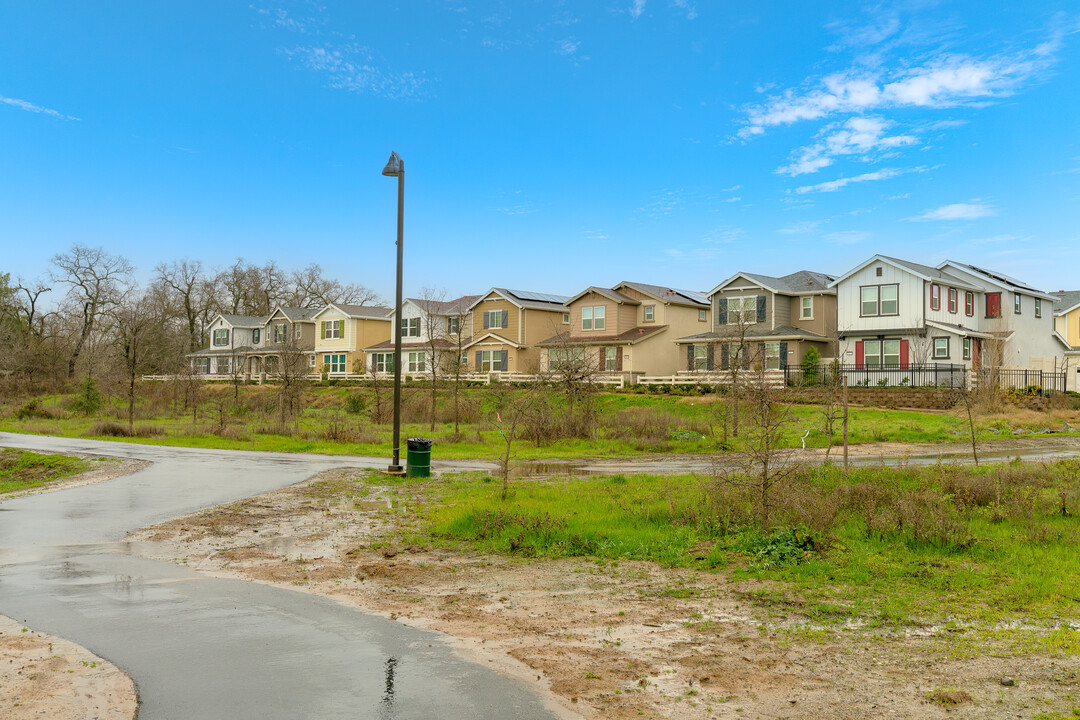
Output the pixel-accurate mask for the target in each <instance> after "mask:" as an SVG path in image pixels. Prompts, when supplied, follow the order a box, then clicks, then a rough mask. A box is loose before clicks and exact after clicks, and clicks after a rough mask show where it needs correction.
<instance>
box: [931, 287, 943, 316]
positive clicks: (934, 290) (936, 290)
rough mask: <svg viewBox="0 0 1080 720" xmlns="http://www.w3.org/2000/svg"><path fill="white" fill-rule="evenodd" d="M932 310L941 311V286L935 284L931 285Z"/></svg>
mask: <svg viewBox="0 0 1080 720" xmlns="http://www.w3.org/2000/svg"><path fill="white" fill-rule="evenodd" d="M930 309H931V310H940V309H941V286H940V285H937V284H934V283H931V284H930Z"/></svg>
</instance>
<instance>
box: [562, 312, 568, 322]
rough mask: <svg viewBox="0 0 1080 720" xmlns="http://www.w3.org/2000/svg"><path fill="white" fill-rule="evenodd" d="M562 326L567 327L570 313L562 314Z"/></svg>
mask: <svg viewBox="0 0 1080 720" xmlns="http://www.w3.org/2000/svg"><path fill="white" fill-rule="evenodd" d="M562 324H563V325H569V324H570V313H563V314H562Z"/></svg>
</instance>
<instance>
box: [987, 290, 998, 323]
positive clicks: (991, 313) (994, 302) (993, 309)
mask: <svg viewBox="0 0 1080 720" xmlns="http://www.w3.org/2000/svg"><path fill="white" fill-rule="evenodd" d="M986 317H988V318H999V317H1001V293H999V292H996V293H986Z"/></svg>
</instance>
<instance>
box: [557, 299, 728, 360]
mask: <svg viewBox="0 0 1080 720" xmlns="http://www.w3.org/2000/svg"><path fill="white" fill-rule="evenodd" d="M567 306H568V307H569V309H570V313H569V315H570V322H569V326H568V327H566V328H565V329H563V330H562V331H561V332H559V333H558V334H556V335H552V336H551V337H549V338H547V339H545V340H543V341H542V342H540V343H538V344H539V346H540V347H541V348H542V349H543V353H542V358H541V368H542V369H544V370H552V371H557V370H558V368H559V364H560V363H564V362H575V363H583V365H582V367H584V368H587V369H589V370H590V371H594V370H595V371H598V372H601V373H607V374H622V375H624V376H625V377H627V378H628V379H630V380H631V381H633V380H634V379H635V378H636V377H639V376H641V375H671V374H674V373H675V372H677V371H678V370H680V369H683V367H684V365H683V361H682V360H680V358H681V355H680V348H679V347H678V345H676V342H675V341H676V338H678V337H680V336H683V335H687V334H689V333H693V332H695V331H702V330H708V328H709V327H710V324H709V322H710V307H709V301H708V298H707V297H706V296H705V293H703V292H695V291H692V290H677V289H674V288H669V287H663V286H660V285H649V284H646V283H636V282H621V283H619V284H618V285H616V286H614V287H613V288H601V287H590V288H588V289H586V290H584V291H582V292H580V293H578V294H577V295H575V296H574V297H572V298H570V299H569V301H568V302H567Z"/></svg>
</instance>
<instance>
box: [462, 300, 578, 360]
mask: <svg viewBox="0 0 1080 720" xmlns="http://www.w3.org/2000/svg"><path fill="white" fill-rule="evenodd" d="M569 299H570V298H568V297H566V296H563V295H552V294H549V293H538V292H531V291H525V290H509V289H507V288H492V289H491V290H489V291H487V292H486V293H484V294H483V295H481V296H480V297H479V298H478V299H477V300H476V301H475V302H474V303H473V304H472V305H471V306H470V307H469V313H470V314H471V315H472V339H471V340H470V341H469V344H468V345H467V346H466V348H465V350H466V351H467V353H468V355H467V357H465V358H463V362H464V363H465V368H466V369H467V370H468V371H469V372H483V373H486V372H519V373H531V372H535V371H536V370H538V369H539V367H540V348H539V347H537V343H538V342H540V341H542V340H545V339H547V338H550V337H551V336H552V335H555V334H557V333H559V332H560V331H561V330H562V329H563V328H564V327H565V326H568V325H569V324H570V309H569V308H567V307H566V301H567V300H569Z"/></svg>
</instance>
